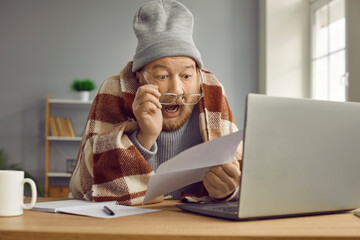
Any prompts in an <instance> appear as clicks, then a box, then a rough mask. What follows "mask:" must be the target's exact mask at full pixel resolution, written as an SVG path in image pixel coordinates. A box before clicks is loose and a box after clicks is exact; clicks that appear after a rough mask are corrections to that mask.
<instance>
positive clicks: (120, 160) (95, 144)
mask: <svg viewBox="0 0 360 240" xmlns="http://www.w3.org/2000/svg"><path fill="white" fill-rule="evenodd" d="M131 67H132V62H129V63H128V64H127V66H126V67H125V68H124V69H123V70H122V71H121V73H120V75H119V76H113V77H111V78H109V79H107V80H105V81H104V82H103V84H102V85H101V87H100V88H99V92H98V93H97V95H96V97H95V99H94V102H93V104H92V107H91V110H90V113H89V116H88V119H87V123H86V126H85V130H84V133H83V138H82V143H81V146H80V149H79V153H78V158H77V162H76V165H75V168H74V171H73V173H72V176H71V181H70V190H71V193H72V195H73V197H75V198H85V199H87V200H90V201H110V200H116V201H118V202H119V204H123V205H138V204H142V201H143V198H144V196H145V192H146V188H147V184H148V182H149V179H150V177H151V176H152V175H153V174H154V172H153V170H152V168H151V167H150V166H149V164H148V162H147V161H146V160H145V158H144V157H143V156H142V155H141V154H140V152H139V151H138V150H137V148H136V147H135V146H134V145H133V144H132V142H131V141H130V139H129V138H128V134H129V133H132V132H133V131H135V130H136V129H137V128H138V124H137V122H136V119H135V117H134V114H133V112H132V103H133V101H134V97H135V94H136V90H137V88H138V87H139V82H138V80H137V79H136V77H135V74H133V73H132V71H131ZM202 71H203V73H204V74H203V75H204V93H205V96H204V98H203V99H202V100H201V101H200V102H199V126H200V132H201V136H202V138H203V140H204V141H209V140H212V139H214V138H217V137H219V136H223V135H227V134H229V133H232V132H235V131H237V130H238V129H237V127H236V125H235V122H234V118H233V115H232V113H231V110H230V108H229V104H228V102H227V99H226V97H225V94H224V90H223V87H222V85H221V84H220V83H219V82H218V80H217V79H216V78H215V76H214V75H213V74H212V73H210V72H208V71H205V70H202ZM236 158H237V159H241V149H240V148H239V150H238V153H237V155H236Z"/></svg>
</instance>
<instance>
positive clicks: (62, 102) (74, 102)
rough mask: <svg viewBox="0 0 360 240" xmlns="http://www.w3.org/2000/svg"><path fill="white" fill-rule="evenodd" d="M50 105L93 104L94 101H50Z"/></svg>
mask: <svg viewBox="0 0 360 240" xmlns="http://www.w3.org/2000/svg"><path fill="white" fill-rule="evenodd" d="M49 103H61V104H87V105H89V104H92V101H86V102H85V101H81V100H74V99H49Z"/></svg>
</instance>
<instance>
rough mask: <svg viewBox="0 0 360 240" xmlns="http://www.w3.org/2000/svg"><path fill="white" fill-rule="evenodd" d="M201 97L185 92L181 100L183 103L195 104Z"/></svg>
mask: <svg viewBox="0 0 360 240" xmlns="http://www.w3.org/2000/svg"><path fill="white" fill-rule="evenodd" d="M200 99H201V95H200V94H187V95H185V96H184V98H183V102H184V103H185V104H195V103H198V102H199V101H200Z"/></svg>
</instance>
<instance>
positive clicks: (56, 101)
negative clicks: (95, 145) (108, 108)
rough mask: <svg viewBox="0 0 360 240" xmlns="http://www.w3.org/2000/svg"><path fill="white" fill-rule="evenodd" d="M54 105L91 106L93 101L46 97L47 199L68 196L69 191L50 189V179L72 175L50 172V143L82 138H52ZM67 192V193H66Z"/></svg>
mask: <svg viewBox="0 0 360 240" xmlns="http://www.w3.org/2000/svg"><path fill="white" fill-rule="evenodd" d="M52 104H69V105H91V104H92V101H86V102H85V101H81V100H71V99H50V96H49V95H47V96H46V106H45V108H46V117H45V196H46V197H63V196H65V195H66V191H68V189H64V187H60V188H61V189H60V190H59V189H50V188H51V186H50V185H49V178H63V177H65V178H66V177H70V176H71V173H66V172H50V143H51V142H55V141H61V142H71V141H78V142H80V141H81V139H82V138H81V137H80V136H76V137H58V136H50V108H51V105H52ZM59 191H60V192H61V194H62V195H61V196H59V195H57V196H50V195H51V193H55V194H56V193H57V192H59ZM64 191H65V192H64Z"/></svg>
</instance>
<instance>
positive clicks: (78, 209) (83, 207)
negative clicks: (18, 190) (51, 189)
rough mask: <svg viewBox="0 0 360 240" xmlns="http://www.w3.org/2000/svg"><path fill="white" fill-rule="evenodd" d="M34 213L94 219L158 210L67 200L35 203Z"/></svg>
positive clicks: (109, 203) (113, 203) (112, 203)
mask: <svg viewBox="0 0 360 240" xmlns="http://www.w3.org/2000/svg"><path fill="white" fill-rule="evenodd" d="M104 206H107V207H108V208H110V209H111V210H112V211H113V212H114V215H108V214H107V213H106V212H105V211H104ZM32 210H34V211H42V212H53V213H55V212H58V213H68V214H75V215H82V216H89V217H95V218H116V217H123V216H129V215H135V214H143V213H150V212H157V211H160V210H158V209H149V208H137V207H129V206H122V205H117V204H116V201H109V202H88V201H85V200H78V199H69V200H63V201H51V202H40V203H36V204H35V206H34V208H33V209H32Z"/></svg>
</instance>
